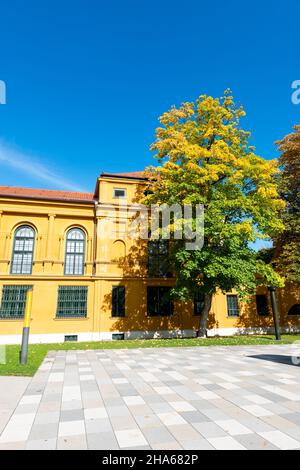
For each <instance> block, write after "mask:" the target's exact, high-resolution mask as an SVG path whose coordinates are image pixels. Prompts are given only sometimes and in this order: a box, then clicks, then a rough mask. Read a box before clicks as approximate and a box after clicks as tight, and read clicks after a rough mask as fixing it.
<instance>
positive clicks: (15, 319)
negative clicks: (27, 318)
mask: <svg viewBox="0 0 300 470" xmlns="http://www.w3.org/2000/svg"><path fill="white" fill-rule="evenodd" d="M0 321H17V322H20V321H21V322H23V321H24V318H3V317H0Z"/></svg>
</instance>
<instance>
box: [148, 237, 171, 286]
mask: <svg viewBox="0 0 300 470" xmlns="http://www.w3.org/2000/svg"><path fill="white" fill-rule="evenodd" d="M170 275H171V273H170V266H169V243H168V240H150V241H149V242H148V276H149V277H170Z"/></svg>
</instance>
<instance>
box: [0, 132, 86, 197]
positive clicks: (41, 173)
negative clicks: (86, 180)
mask: <svg viewBox="0 0 300 470" xmlns="http://www.w3.org/2000/svg"><path fill="white" fill-rule="evenodd" d="M0 166H8V167H11V168H14V169H16V170H17V171H18V172H21V173H26V174H27V175H28V176H30V177H31V178H34V179H35V180H37V181H39V182H41V183H43V182H45V183H48V184H50V185H52V186H54V187H55V189H65V190H69V191H83V192H84V191H85V190H84V189H82V188H80V187H78V185H76V184H75V183H72V181H69V180H67V179H65V178H62V177H61V176H60V175H58V174H57V173H55V172H54V171H52V170H51V169H50V168H49V167H48V166H47V165H45V164H44V163H41V162H40V161H39V160H38V159H37V158H35V157H32V156H31V155H30V154H27V153H25V152H23V151H22V150H19V149H16V148H15V147H13V146H12V145H9V144H7V143H5V142H1V141H0ZM0 184H1V181H0Z"/></svg>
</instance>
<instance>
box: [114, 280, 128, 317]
mask: <svg viewBox="0 0 300 470" xmlns="http://www.w3.org/2000/svg"><path fill="white" fill-rule="evenodd" d="M111 314H112V316H113V317H125V286H113V288H112V312H111Z"/></svg>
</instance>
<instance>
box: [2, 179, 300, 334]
mask: <svg viewBox="0 0 300 470" xmlns="http://www.w3.org/2000/svg"><path fill="white" fill-rule="evenodd" d="M99 183H100V184H99V196H98V200H97V201H96V204H94V203H93V202H91V203H75V202H66V201H50V200H48V201H46V200H30V199H17V198H8V197H6V198H0V289H1V287H2V286H3V285H8V284H10V285H17V284H21V285H22V284H23V285H24V284H26V285H28V284H30V285H33V286H34V293H33V305H32V321H31V333H32V334H37V335H46V334H56V333H57V334H58V333H65V334H71V333H74V334H78V333H101V332H130V331H131V332H134V331H141V332H142V331H146V332H147V331H149V332H151V331H162V330H164V331H165V330H195V329H196V328H197V326H198V323H199V317H197V316H195V315H194V310H193V304H192V302H186V303H180V302H175V308H174V315H173V316H172V317H149V316H147V296H146V293H147V286H150V285H151V286H154V285H166V286H172V285H173V282H174V280H172V279H149V278H148V277H147V257H146V242H145V241H143V240H141V241H137V240H133V239H131V238H129V237H128V236H127V230H128V224H129V219H130V213H128V212H127V211H126V207H125V203H128V204H132V203H137V202H138V199H139V197H140V195H141V194H142V192H143V187H144V183H143V182H142V181H141V182H140V183H139V184H137V181H136V180H131V179H128V180H127V179H124V178H123V179H117V178H116V179H112V178H100V180H99ZM120 188H125V189H126V199H125V200H121V201H119V200H115V199H114V198H113V190H114V189H120ZM116 214H117V217H116ZM116 219H117V220H116ZM23 224H29V225H31V226H32V227H33V228H34V230H35V232H36V239H35V248H34V263H33V271H32V275H31V276H15V275H11V274H10V266H11V258H12V250H13V241H14V232H15V230H16V228H17V227H18V226H20V225H23ZM104 225H105V229H103V227H104ZM72 227H80V228H82V229H83V230H84V232H85V234H86V252H85V273H84V275H83V276H79V277H77V276H76V277H73V276H65V275H64V258H65V244H66V234H67V232H68V230H69V229H70V228H72ZM105 230H106V232H105ZM107 230H108V231H107ZM95 233H96V234H97V237H95ZM61 285H76V286H87V287H88V313H87V318H86V319H56V308H57V292H58V287H59V286H61ZM115 285H124V286H125V287H126V312H125V313H126V316H125V318H112V316H111V291H112V286H115ZM258 293H266V294H267V295H268V292H267V291H266V290H264V289H260V290H259V291H258ZM268 297H269V295H268ZM299 302H300V291H299V286H295V285H289V286H286V288H285V289H283V290H281V291H279V292H278V304H279V308H280V311H281V325H282V326H288V325H290V326H293V327H295V326H298V325H299V323H300V321H299V317H294V318H292V317H288V316H287V312H288V310H289V308H290V307H291V306H292V305H294V304H295V303H299ZM272 324H273V322H272V315H269V316H268V317H259V316H258V315H257V312H256V306H255V299H253V300H252V302H250V303H249V304H244V305H241V314H240V316H239V317H238V318H230V317H228V315H227V304H226V295H224V294H223V293H218V294H217V295H216V296H215V297H214V299H213V304H212V309H211V314H210V317H209V328H211V329H214V328H218V329H224V328H227V329H234V328H239V329H241V330H242V329H244V328H245V329H248V328H254V327H261V328H264V327H268V326H272ZM21 331H22V321H21V320H3V319H2V320H1V319H0V335H19V334H20V333H21ZM228 331H229V330H228Z"/></svg>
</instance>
